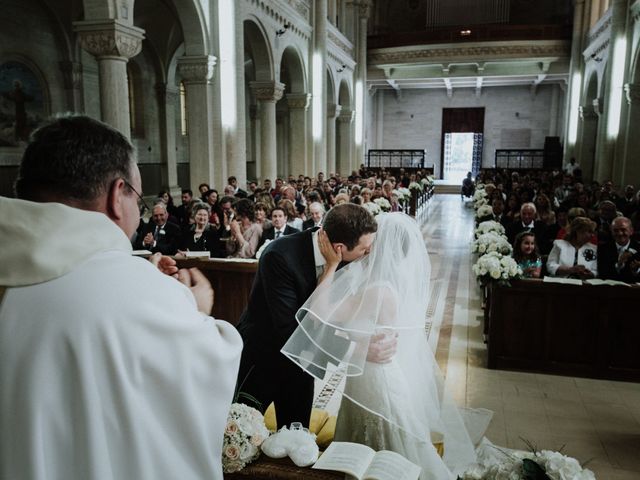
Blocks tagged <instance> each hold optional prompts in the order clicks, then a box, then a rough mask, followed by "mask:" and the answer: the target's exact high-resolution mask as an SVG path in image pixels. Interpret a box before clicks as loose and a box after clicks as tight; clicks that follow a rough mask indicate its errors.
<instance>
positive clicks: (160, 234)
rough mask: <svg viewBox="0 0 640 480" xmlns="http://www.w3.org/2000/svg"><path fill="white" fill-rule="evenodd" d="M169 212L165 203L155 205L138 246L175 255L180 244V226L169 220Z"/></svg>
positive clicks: (142, 230) (143, 227) (141, 233)
mask: <svg viewBox="0 0 640 480" xmlns="http://www.w3.org/2000/svg"><path fill="white" fill-rule="evenodd" d="M168 218H169V213H168V212H167V207H166V206H165V205H164V203H157V204H156V205H154V206H153V210H152V216H151V220H150V221H149V223H146V224H144V225H143V226H142V229H141V231H140V234H139V235H138V239H140V240H138V242H139V243H138V244H137V245H136V248H138V249H147V250H151V251H152V252H153V253H156V252H160V253H162V254H163V255H175V253H176V252H177V251H178V246H179V245H180V236H181V231H180V227H179V226H178V225H176V224H174V223H171V222H168V221H167V219H168Z"/></svg>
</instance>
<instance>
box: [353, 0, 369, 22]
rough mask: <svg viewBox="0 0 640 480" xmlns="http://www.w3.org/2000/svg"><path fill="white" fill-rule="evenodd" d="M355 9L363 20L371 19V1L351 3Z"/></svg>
mask: <svg viewBox="0 0 640 480" xmlns="http://www.w3.org/2000/svg"><path fill="white" fill-rule="evenodd" d="M351 4H352V5H353V8H354V9H355V11H356V12H357V14H358V16H359V17H361V18H369V13H370V11H371V2H370V1H369V0H354V1H352V2H351Z"/></svg>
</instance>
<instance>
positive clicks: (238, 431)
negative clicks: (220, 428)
mask: <svg viewBox="0 0 640 480" xmlns="http://www.w3.org/2000/svg"><path fill="white" fill-rule="evenodd" d="M268 437H269V430H267V427H265V425H264V417H263V416H262V414H261V413H260V412H259V411H258V410H256V409H255V408H251V407H249V406H248V405H244V404H242V403H233V404H231V409H230V410H229V417H228V419H227V426H226V428H225V431H224V443H223V445H222V470H223V471H224V473H233V472H237V471H239V470H242V469H243V468H244V467H246V466H247V465H248V464H249V463H251V462H253V461H254V460H255V459H256V458H258V457H259V456H260V445H262V442H264V441H265V440H266V439H267V438H268Z"/></svg>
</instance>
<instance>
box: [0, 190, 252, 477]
mask: <svg viewBox="0 0 640 480" xmlns="http://www.w3.org/2000/svg"><path fill="white" fill-rule="evenodd" d="M0 238H1V239H2V248H0V265H2V268H1V269H0V286H5V287H7V289H6V291H5V295H4V298H3V300H2V303H1V304H0V478H2V479H20V480H32V479H33V480H49V479H51V480H53V479H56V480H57V479H64V480H74V479H83V480H112V479H113V480H116V479H117V480H124V479H132V480H133V479H136V480H143V479H172V480H173V479H180V480H187V479H193V480H196V479H197V480H203V479H207V480H218V479H222V470H221V451H222V440H223V432H224V428H225V425H226V419H227V413H228V411H229V407H230V404H231V400H232V396H233V390H234V386H235V382H236V376H237V371H238V364H239V360H240V351H241V348H242V340H241V338H240V336H239V335H238V333H237V332H236V330H235V328H234V327H233V326H232V325H231V324H229V323H227V322H224V321H220V320H214V319H213V318H211V317H208V316H206V315H204V314H202V313H200V312H198V310H197V307H196V302H195V299H194V297H193V295H192V293H191V291H190V290H189V289H188V288H187V287H185V286H184V285H182V284H180V283H179V282H178V281H177V280H175V279H173V278H171V277H168V276H166V275H164V274H162V273H160V271H159V270H158V269H157V268H155V267H154V266H153V265H152V264H151V263H150V262H148V261H146V260H143V259H140V258H135V257H133V256H132V255H131V245H130V243H129V240H128V239H127V238H126V236H125V234H124V233H123V231H122V230H121V229H120V228H119V227H117V226H116V225H115V224H114V223H113V222H112V221H110V220H109V219H108V218H107V217H106V216H105V215H103V214H100V213H96V212H87V211H82V210H78V209H74V208H70V207H67V206H64V205H60V204H55V203H48V204H38V203H32V202H25V201H21V200H14V199H6V198H0Z"/></svg>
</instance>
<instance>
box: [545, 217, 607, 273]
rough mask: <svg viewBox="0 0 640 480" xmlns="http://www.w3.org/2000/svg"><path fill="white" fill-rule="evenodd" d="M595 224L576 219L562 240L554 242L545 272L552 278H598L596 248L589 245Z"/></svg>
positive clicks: (580, 218) (585, 219)
mask: <svg viewBox="0 0 640 480" xmlns="http://www.w3.org/2000/svg"><path fill="white" fill-rule="evenodd" d="M595 229H596V223H595V222H594V221H592V220H589V219H588V218H585V217H576V218H574V219H573V220H572V221H571V224H570V225H569V232H568V233H567V236H566V237H565V238H564V239H563V240H555V241H554V242H553V248H552V249H551V252H550V253H549V257H548V258H547V271H548V272H549V275H552V276H554V277H565V278H579V279H581V280H585V279H589V278H595V277H597V276H598V255H597V251H598V247H597V246H596V245H595V244H593V243H591V238H592V236H593V233H594V232H595Z"/></svg>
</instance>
